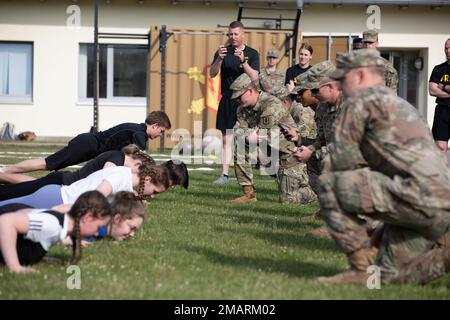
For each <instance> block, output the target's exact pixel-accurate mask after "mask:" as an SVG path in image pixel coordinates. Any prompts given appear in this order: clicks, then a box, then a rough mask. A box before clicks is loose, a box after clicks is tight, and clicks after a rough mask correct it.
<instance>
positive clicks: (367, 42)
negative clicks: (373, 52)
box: [362, 30, 398, 94]
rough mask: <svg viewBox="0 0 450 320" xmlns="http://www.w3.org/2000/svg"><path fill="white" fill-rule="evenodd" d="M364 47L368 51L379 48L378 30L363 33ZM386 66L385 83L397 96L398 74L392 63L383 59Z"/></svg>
mask: <svg viewBox="0 0 450 320" xmlns="http://www.w3.org/2000/svg"><path fill="white" fill-rule="evenodd" d="M362 41H363V42H364V47H365V48H367V49H376V48H378V32H377V31H376V30H366V31H364V32H363V40H362ZM381 59H382V61H383V65H384V83H385V84H386V86H387V87H389V88H391V89H392V90H393V91H394V93H395V94H397V87H398V73H397V70H395V68H394V66H393V65H392V63H390V62H389V61H388V60H386V59H385V58H383V57H381Z"/></svg>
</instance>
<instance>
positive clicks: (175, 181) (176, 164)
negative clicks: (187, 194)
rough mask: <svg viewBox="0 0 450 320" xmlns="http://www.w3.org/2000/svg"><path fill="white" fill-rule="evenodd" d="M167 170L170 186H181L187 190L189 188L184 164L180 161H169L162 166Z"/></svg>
mask: <svg viewBox="0 0 450 320" xmlns="http://www.w3.org/2000/svg"><path fill="white" fill-rule="evenodd" d="M162 165H163V166H165V167H166V168H167V169H168V170H169V179H170V184H171V185H178V186H183V188H185V189H187V188H188V186H189V174H188V171H187V167H186V164H185V163H184V162H183V161H180V160H169V161H166V162H164V163H163V164H162Z"/></svg>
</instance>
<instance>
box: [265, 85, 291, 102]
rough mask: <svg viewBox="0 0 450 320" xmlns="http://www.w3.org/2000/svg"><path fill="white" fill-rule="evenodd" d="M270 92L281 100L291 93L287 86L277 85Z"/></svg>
mask: <svg viewBox="0 0 450 320" xmlns="http://www.w3.org/2000/svg"><path fill="white" fill-rule="evenodd" d="M269 93H270V94H271V95H273V96H275V97H277V98H278V99H280V100H283V99H285V98H286V97H288V96H289V95H290V94H291V93H290V92H289V90H288V89H287V88H286V87H285V86H277V87H275V88H273V89H272V90H271V91H270V92H269Z"/></svg>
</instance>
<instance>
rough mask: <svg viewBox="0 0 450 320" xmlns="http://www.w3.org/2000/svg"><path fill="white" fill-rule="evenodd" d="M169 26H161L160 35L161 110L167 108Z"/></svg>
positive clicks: (162, 139) (161, 140)
mask: <svg viewBox="0 0 450 320" xmlns="http://www.w3.org/2000/svg"><path fill="white" fill-rule="evenodd" d="M167 36H168V35H167V28H166V25H162V26H161V33H160V36H159V50H160V51H161V111H163V112H165V110H166V49H167ZM159 151H160V152H163V151H164V136H162V137H161V139H160V142H159Z"/></svg>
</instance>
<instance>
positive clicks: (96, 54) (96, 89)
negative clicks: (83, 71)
mask: <svg viewBox="0 0 450 320" xmlns="http://www.w3.org/2000/svg"><path fill="white" fill-rule="evenodd" d="M99 51H100V50H99V46H98V0H95V14H94V61H95V65H94V88H93V89H94V91H93V99H94V124H93V126H92V127H91V132H97V131H98V98H99V72H98V70H99V62H100V61H99V60H100V52H99Z"/></svg>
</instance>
